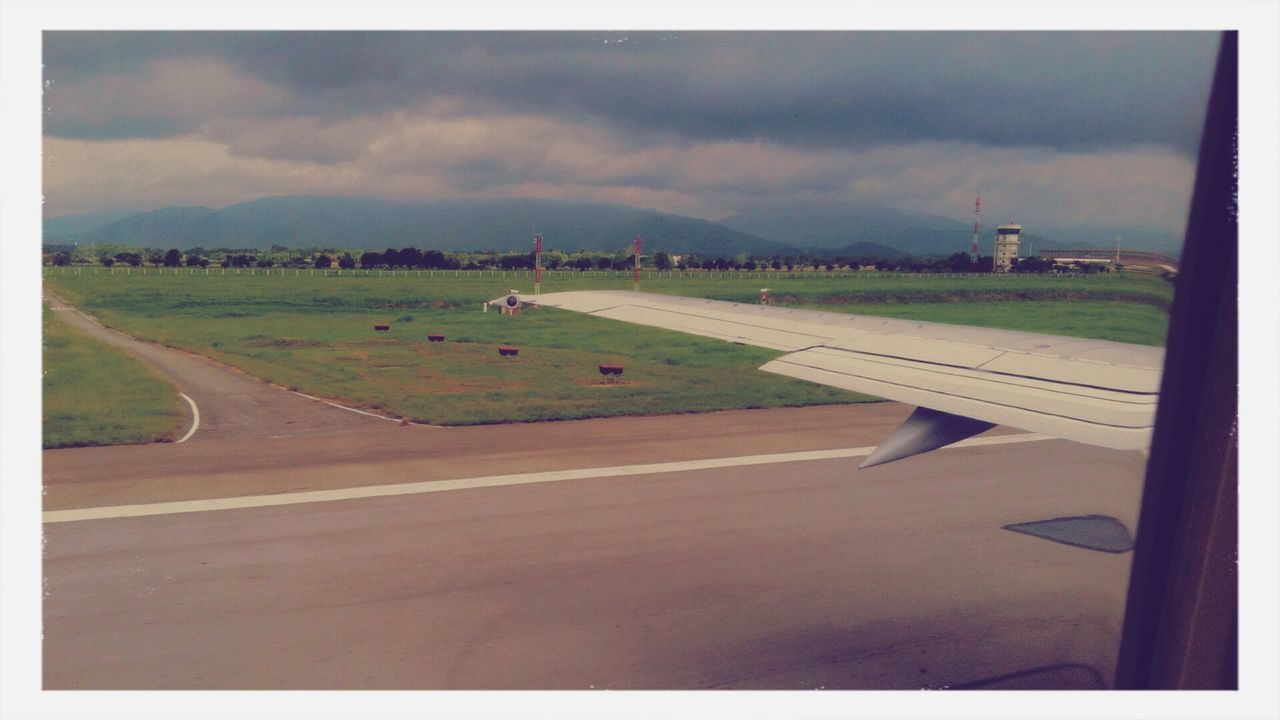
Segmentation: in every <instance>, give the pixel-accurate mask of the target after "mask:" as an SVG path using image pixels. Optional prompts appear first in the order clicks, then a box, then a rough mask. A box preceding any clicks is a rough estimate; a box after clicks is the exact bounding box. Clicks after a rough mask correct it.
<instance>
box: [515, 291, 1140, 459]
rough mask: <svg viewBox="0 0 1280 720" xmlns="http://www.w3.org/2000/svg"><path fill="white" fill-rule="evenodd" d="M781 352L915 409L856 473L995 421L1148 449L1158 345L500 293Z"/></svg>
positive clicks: (735, 306)
mask: <svg viewBox="0 0 1280 720" xmlns="http://www.w3.org/2000/svg"><path fill="white" fill-rule="evenodd" d="M494 302H495V303H505V304H506V305H507V306H508V307H518V306H520V305H536V306H540V307H552V308H559V309H562V310H572V311H575V312H581V313H586V314H589V315H595V316H598V317H604V318H610V319H613V320H622V321H624V322H631V323H636V324H639V325H652V326H654V327H661V328H666V329H669V330H678V331H680V332H686V333H690V334H693V335H702V336H704V337H712V338H719V339H721V340H728V341H731V342H735V343H741V344H744V345H757V346H760V347H766V348H772V349H774V350H782V351H785V352H786V353H787V354H786V355H783V356H782V357H780V358H778V359H776V360H773V361H771V362H769V363H766V364H765V365H763V366H762V367H761V368H760V369H761V370H764V371H766V372H772V373H777V374H779V375H786V376H788V377H794V378H800V379H802V380H809V381H811V382H816V383H820V384H823V385H832V386H835V387H839V388H844V389H846V390H854V391H857V392H862V393H866V394H869V395H876V396H878V397H883V398H888V399H890V400H897V401H900V402H905V403H910V404H912V405H916V406H917V410H916V412H915V413H913V414H912V416H911V418H909V419H908V420H907V422H906V423H905V424H904V425H903V426H902V427H900V428H899V429H898V430H897V431H895V432H894V434H893V435H892V436H890V438H888V439H887V440H886V441H885V442H884V443H882V444H881V445H880V446H879V447H878V448H877V449H876V452H875V453H873V454H872V455H871V456H870V457H868V458H867V461H866V462H865V463H863V467H870V466H872V465H878V464H881V463H884V462H889V461H891V460H896V459H900V458H903V457H907V456H910V455H914V454H917V453H921V452H927V451H928V450H932V449H935V448H938V447H942V446H943V445H947V444H950V443H952V442H955V441H957V440H960V439H963V438H965V437H969V436H970V435H975V434H977V433H980V432H982V431H984V430H986V429H988V428H990V427H992V426H994V425H997V424H999V425H1009V426H1012V427H1017V428H1021V429H1024V430H1029V431H1031V432H1036V433H1043V434H1046V435H1051V436H1054V437H1059V438H1064V439H1067V440H1074V441H1076V442H1081V443H1086V444H1090V445H1100V446H1102V447H1108V448H1115V449H1120V450H1138V449H1143V448H1146V447H1148V446H1149V445H1150V441H1151V430H1152V427H1153V425H1154V424H1155V409H1156V398H1157V393H1158V391H1159V387H1160V373H1161V369H1162V366H1163V362H1164V349H1163V348H1158V347H1147V346H1141V345H1129V344H1125V343H1117V342H1109V341H1106V340H1089V339H1083V338H1067V337H1058V336H1053V335H1040V334H1036V333H1026V332H1015V331H1011V330H995V329H989V328H978V327H966V326H958V325H944V324H940V323H929V322H919V321H914V320H899V319H893V318H876V317H868V316H859V315H850V314H846V313H836V312H822V311H816V310H799V309H788V308H779V307H769V306H764V305H751V304H744V303H734V302H726V301H723V300H704V299H701V298H688V297H680V296H675V295H658V294H654V293H640V292H626V291H577V292H560V293H547V294H542V295H515V294H513V295H508V296H505V297H503V298H500V299H498V300H495V301H494Z"/></svg>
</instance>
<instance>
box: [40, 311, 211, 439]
mask: <svg viewBox="0 0 1280 720" xmlns="http://www.w3.org/2000/svg"><path fill="white" fill-rule="evenodd" d="M43 324H44V382H43V384H44V403H43V404H44V407H43V411H44V412H43V417H44V436H43V445H44V447H46V448H57V447H77V446H83V445H121V444H127V443H145V442H155V441H159V440H172V439H174V438H176V437H177V436H178V434H179V433H180V432H181V428H182V426H183V424H184V423H185V422H186V414H185V412H184V409H183V407H182V400H181V398H179V397H178V391H177V390H176V389H174V387H173V385H172V384H170V383H169V381H168V380H166V379H165V378H164V377H163V376H161V375H160V374H159V373H157V372H155V371H154V370H152V369H150V368H148V367H147V366H146V365H144V364H143V363H142V362H141V361H139V360H137V359H136V358H134V357H132V356H130V355H128V354H127V353H124V352H121V351H120V350H117V349H115V348H112V347H108V346H106V345H103V344H102V343H100V342H98V341H96V340H94V339H92V338H90V337H89V336H87V335H85V334H84V333H82V332H80V331H79V330H76V329H75V328H73V327H71V326H70V325H68V324H66V323H64V322H62V321H61V320H59V319H58V318H57V316H56V315H55V314H54V313H53V312H52V311H51V310H49V308H48V307H45V308H44V322H43Z"/></svg>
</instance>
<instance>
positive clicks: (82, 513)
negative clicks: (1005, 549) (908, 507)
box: [43, 433, 1054, 523]
mask: <svg viewBox="0 0 1280 720" xmlns="http://www.w3.org/2000/svg"><path fill="white" fill-rule="evenodd" d="M1052 439H1054V438H1052V437H1049V436H1048V435H1038V434H1035V433H1024V434H1020V435H997V436H995V437H983V438H970V439H968V440H962V441H960V442H958V443H954V444H952V445H948V446H947V447H945V448H942V449H943V450H947V449H950V448H962V447H982V446H987V445H1009V444H1012V443H1026V442H1038V441H1041V440H1052ZM872 450H875V448H874V447H859V448H846V449H841V450H809V451H804V452H793V453H774V454H770V455H742V456H738V457H726V458H712V459H709V460H684V461H679V462H668V463H653V464H648V465H620V466H614V467H596V468H582V469H579V470H551V471H547V472H536V473H519V474H514V475H490V476H488V477H473V478H460V479H457V480H431V481H427V482H419V483H403V484H399V485H370V486H366V487H355V488H343V489H339V490H313V491H308V492H297V493H286V494H280V495H249V496H242V497H231V498H213V499H209V500H184V501H179V502H164V503H151V504H148V505H115V506H110V507H98V508H82V509H77V510H50V511H47V512H45V513H44V516H43V519H44V522H46V523H59V522H76V521H80V520H105V519H109V518H126V517H144V516H148V515H172V514H175V513H190V512H208V511H211V510H239V509H243V508H255V507H267V506H269V505H297V504H301V503H314V502H333V501H336V500H358V499H362V498H372V497H387V496H391V495H418V494H421V493H431V492H448V491H451V490H471V489H474V488H484V487H499V486H503V485H527V484H531V483H547V482H562V481H564V480H589V479H595V478H606V477H618V476H623V475H655V474H659V473H673V472H687V471H690V470H712V469H716V468H727V467H743V466H747V465H769V464H774V463H788V462H808V461H812V460H834V459H838V458H852V457H863V456H866V455H870V454H871V451H872ZM850 471H853V469H852V468H850ZM862 472H875V470H874V469H872V470H863V471H862Z"/></svg>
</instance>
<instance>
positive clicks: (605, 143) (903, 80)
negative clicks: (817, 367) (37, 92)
mask: <svg viewBox="0 0 1280 720" xmlns="http://www.w3.org/2000/svg"><path fill="white" fill-rule="evenodd" d="M43 41H44V42H43V62H44V98H43V103H44V141H43V145H44V147H43V152H44V160H43V165H44V167H43V170H44V194H45V205H44V214H45V216H47V217H52V216H62V215H72V214H79V213H86V212H96V211H113V210H129V211H142V210H150V209H156V208H160V207H167V206H172V205H204V206H211V207H221V206H225V205H228V204H232V203H237V202H243V201H248V200H253V199H256V198H259V197H264V196H269V195H283V194H342V195H362V196H375V197H382V198H391V199H401V200H428V199H442V198H477V197H483V198H503V197H520V198H550V199H562V200H573V201H589V202H609V203H620V204H625V205H632V206H637V207H646V208H654V209H657V210H661V211H664V212H671V213H678V214H683V215H691V216H694V217H699V218H704V219H708V220H719V219H722V218H724V217H726V216H729V215H732V214H735V213H738V212H744V211H747V210H754V209H760V208H766V209H767V208H774V207H788V206H791V207H794V206H806V205H809V204H837V203H839V204H855V205H859V204H865V205H874V206H885V207H890V208H894V209H898V210H903V211H907V212H919V213H928V214H932V215H940V216H943V217H949V218H953V219H957V220H961V221H965V222H967V221H968V220H969V219H970V218H971V217H972V211H973V201H974V197H975V195H976V194H978V193H981V194H982V195H983V205H984V216H985V219H987V220H990V223H988V224H992V223H994V222H1002V221H1007V220H1017V221H1020V222H1022V223H1023V224H1024V226H1027V227H1028V228H1030V227H1031V226H1033V225H1041V226H1070V225H1076V226H1079V225H1088V226H1094V227H1097V226H1110V225H1115V226H1117V227H1133V226H1143V227H1153V228H1159V229H1163V230H1167V231H1169V232H1170V233H1180V232H1181V230H1182V228H1183V225H1184V223H1185V215H1186V209H1187V204H1188V198H1189V196H1190V191H1191V185H1192V180H1193V176H1194V168H1195V153H1196V148H1197V142H1198V138H1199V133H1200V126H1201V123H1202V117H1203V113H1204V108H1205V104H1206V101H1207V97H1208V87H1209V79H1210V76H1211V73H1212V66H1213V61H1214V57H1215V53H1216V47H1217V34H1216V33H1213V32H1207V31H1198V32H1132V31H1130V32H1004V33H1001V32H958V31H940V32H868V31H858V32H772V31H759V32H641V33H628V32H460V31H438V32H65V31H61V32H45V33H44V35H43Z"/></svg>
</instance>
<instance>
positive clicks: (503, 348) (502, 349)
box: [498, 345, 520, 357]
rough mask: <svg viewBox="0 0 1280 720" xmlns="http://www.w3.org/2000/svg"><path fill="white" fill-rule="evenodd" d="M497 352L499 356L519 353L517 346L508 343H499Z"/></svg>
mask: <svg viewBox="0 0 1280 720" xmlns="http://www.w3.org/2000/svg"><path fill="white" fill-rule="evenodd" d="M498 354H499V355H501V356H503V357H511V356H513V355H519V354H520V348H518V347H511V346H510V345H499V346H498Z"/></svg>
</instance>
